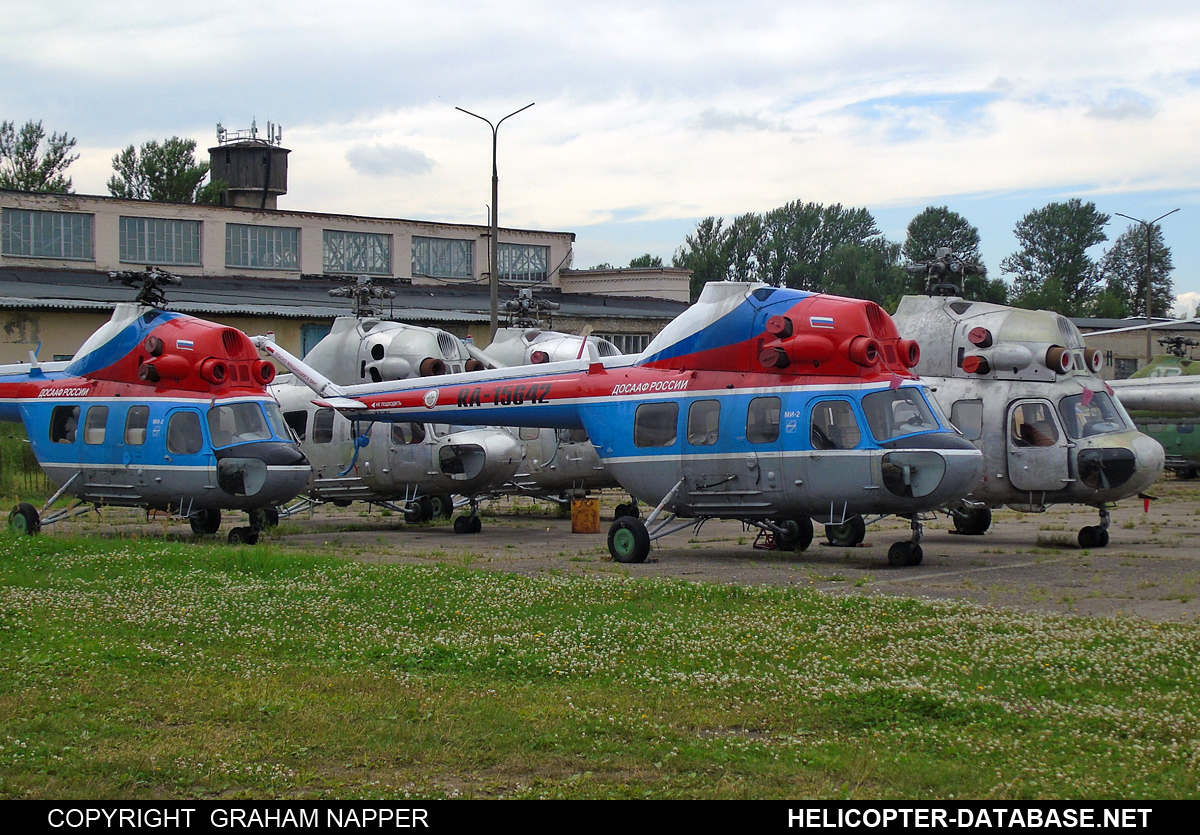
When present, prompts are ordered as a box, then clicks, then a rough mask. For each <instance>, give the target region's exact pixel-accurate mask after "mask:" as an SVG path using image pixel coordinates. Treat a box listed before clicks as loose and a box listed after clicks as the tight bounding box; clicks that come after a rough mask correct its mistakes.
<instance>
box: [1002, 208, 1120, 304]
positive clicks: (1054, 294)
mask: <svg viewBox="0 0 1200 835" xmlns="http://www.w3.org/2000/svg"><path fill="white" fill-rule="evenodd" d="M1106 223H1108V215H1106V214H1104V213H1103V212H1098V211H1096V204H1095V203H1091V202H1088V203H1083V202H1082V201H1080V200H1079V199H1078V198H1074V199H1071V200H1068V201H1067V202H1066V203H1051V204H1049V205H1048V206H1046V207H1044V208H1042V209H1035V210H1034V211H1032V212H1030V213H1029V214H1027V215H1025V217H1023V218H1021V220H1020V221H1018V222H1017V225H1016V228H1015V229H1014V230H1013V231H1014V234H1015V235H1016V237H1017V241H1018V242H1019V243H1020V244H1021V250H1020V251H1019V252H1014V253H1013V254H1012V255H1009V256H1008V257H1007V258H1005V259H1004V260H1003V261H1001V262H1000V270H1001V272H1003V273H1005V274H1012V275H1013V287H1012V303H1013V304H1015V305H1017V306H1018V307H1026V308H1034V309H1046V310H1053V311H1055V312H1056V313H1061V314H1062V315H1063V316H1085V315H1087V314H1088V313H1090V312H1091V310H1092V309H1093V307H1094V303H1095V297H1096V295H1097V293H1098V292H1099V285H1100V269H1099V267H1098V266H1097V264H1096V262H1095V261H1093V260H1092V258H1091V256H1089V255H1088V254H1087V251H1088V249H1090V248H1091V247H1093V246H1095V245H1096V244H1098V243H1102V242H1103V241H1106V240H1108V236H1107V235H1106V234H1104V225H1105V224H1106Z"/></svg>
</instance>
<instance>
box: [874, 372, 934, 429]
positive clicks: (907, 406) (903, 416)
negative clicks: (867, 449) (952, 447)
mask: <svg viewBox="0 0 1200 835" xmlns="http://www.w3.org/2000/svg"><path fill="white" fill-rule="evenodd" d="M863 412H865V413H866V415H867V424H868V425H869V426H870V427H871V434H872V435H874V436H875V440H877V441H890V440H891V439H892V438H902V437H904V436H905V435H912V434H915V433H917V432H930V431H932V430H934V429H937V428H939V425H938V420H937V418H936V417H934V414H933V410H932V409H930V408H929V404H928V403H926V402H925V398H924V397H922V396H921V392H920V390H919V389H916V388H912V387H911V386H909V387H905V388H898V389H888V390H886V391H877V392H874V393H872V394H868V395H867V396H866V397H864V398H863Z"/></svg>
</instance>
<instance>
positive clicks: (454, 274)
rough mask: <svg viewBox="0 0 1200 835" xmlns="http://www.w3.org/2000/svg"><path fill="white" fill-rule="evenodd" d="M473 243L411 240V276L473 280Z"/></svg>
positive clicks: (414, 238) (467, 241)
mask: <svg viewBox="0 0 1200 835" xmlns="http://www.w3.org/2000/svg"><path fill="white" fill-rule="evenodd" d="M474 247H475V242H474V241H470V240H455V239H452V238H422V237H418V236H416V235H414V236H413V239H412V274H413V275H428V276H433V277H434V278H474V277H475V274H474V264H473V262H474V258H473V252H474Z"/></svg>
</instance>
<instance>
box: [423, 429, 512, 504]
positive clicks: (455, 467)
mask: <svg viewBox="0 0 1200 835" xmlns="http://www.w3.org/2000/svg"><path fill="white" fill-rule="evenodd" d="M520 461H521V447H520V444H518V443H517V441H516V440H515V439H514V438H513V437H512V436H511V435H509V434H507V433H505V432H500V431H497V430H494V429H475V430H467V431H464V432H457V433H455V434H454V435H451V436H449V437H447V438H446V444H445V445H444V446H443V447H442V448H441V449H440V450H439V451H438V465H439V466H440V467H441V470H442V472H443V473H444V474H446V475H448V476H450V477H451V478H453V479H454V480H455V481H459V482H464V484H463V489H464V490H467V489H474V488H479V487H485V486H489V485H492V484H494V483H500V482H503V481H507V480H508V479H509V478H510V477H511V476H512V475H513V474H514V473H515V472H516V470H517V467H518V465H519V464H520Z"/></svg>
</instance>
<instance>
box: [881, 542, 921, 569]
mask: <svg viewBox="0 0 1200 835" xmlns="http://www.w3.org/2000/svg"><path fill="white" fill-rule="evenodd" d="M924 558H925V554H924V552H923V551H921V546H920V545H917V544H915V543H912V542H897V543H896V544H894V545H893V546H892V547H891V548H888V565H891V566H892V567H894V568H906V567H909V566H913V565H920V564H921V560H922V559H924Z"/></svg>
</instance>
